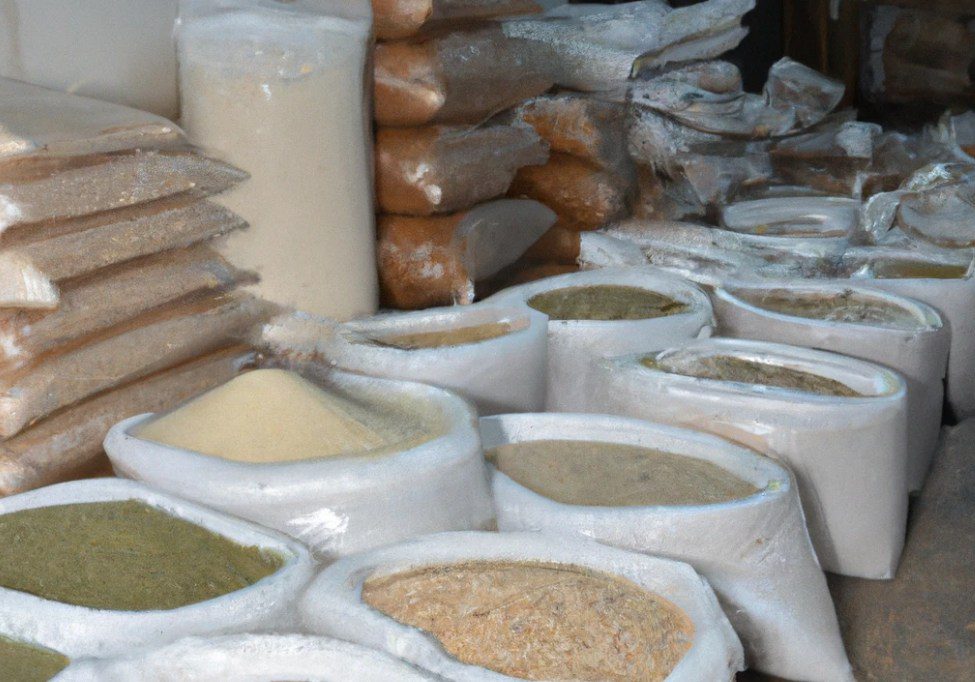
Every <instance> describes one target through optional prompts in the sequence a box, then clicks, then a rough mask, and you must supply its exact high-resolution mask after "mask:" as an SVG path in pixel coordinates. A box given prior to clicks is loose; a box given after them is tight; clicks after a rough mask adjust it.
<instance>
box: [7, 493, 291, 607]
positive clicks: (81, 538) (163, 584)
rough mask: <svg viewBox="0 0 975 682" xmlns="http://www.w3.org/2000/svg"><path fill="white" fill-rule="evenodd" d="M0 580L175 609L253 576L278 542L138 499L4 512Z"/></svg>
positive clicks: (97, 601)
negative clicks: (266, 542) (245, 536)
mask: <svg viewBox="0 0 975 682" xmlns="http://www.w3.org/2000/svg"><path fill="white" fill-rule="evenodd" d="M0 547H3V551H2V552H0V586H2V587H6V588H9V589H12V590H20V591H21V592H27V593H29V594H33V595H36V596H38V597H42V598H44V599H50V600H53V601H59V602H64V603H66V604H74V605H76V606H87V607H90V608H96V609H110V610H117V611H146V610H162V609H174V608H177V607H180V606H186V605H188V604H195V603H198V602H202V601H206V600H207V599H213V598H214V597H219V596H221V595H225V594H228V593H230V592H234V591H236V590H239V589H242V588H245V587H248V586H250V585H253V584H254V583H256V582H257V581H258V580H261V579H262V578H265V577H267V576H269V575H271V574H272V573H274V572H275V571H277V570H278V569H279V568H281V566H282V565H283V563H284V559H283V558H282V557H281V556H280V555H278V554H277V553H275V552H268V551H266V550H262V549H260V548H258V547H244V546H242V545H239V544H237V543H235V542H233V541H232V540H229V539H227V538H225V537H223V536H220V535H217V534H216V533H213V532H211V531H209V530H207V529H206V528H202V527H201V526H198V525H196V524H194V523H190V522H188V521H184V520H183V519H179V518H176V517H174V516H171V515H169V514H167V513H165V512H163V511H160V510H159V509H156V508H154V507H150V506H149V505H147V504H144V503H143V502H139V501H137V500H124V501H113V502H91V503H81V504H65V505H58V506H51V507H40V508H35V509H25V510H22V511H17V512H12V513H10V514H4V515H3V516H0Z"/></svg>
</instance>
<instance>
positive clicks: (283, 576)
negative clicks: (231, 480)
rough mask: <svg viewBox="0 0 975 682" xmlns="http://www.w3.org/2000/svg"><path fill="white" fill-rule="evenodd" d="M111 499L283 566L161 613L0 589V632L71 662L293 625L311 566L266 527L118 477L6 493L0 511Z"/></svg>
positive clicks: (301, 550) (300, 550)
mask: <svg viewBox="0 0 975 682" xmlns="http://www.w3.org/2000/svg"><path fill="white" fill-rule="evenodd" d="M111 500H139V501H141V502H144V503H146V504H148V505H150V506H152V507H155V508H157V509H160V510H162V511H164V512H166V513H168V514H171V515H173V516H175V517H177V518H181V519H184V520H186V521H189V522H191V523H195V524H197V525H199V526H202V527H204V528H206V529H207V530H210V531H213V532H214V533H217V534H219V535H222V536H224V537H227V538H229V539H230V540H233V541H234V542H237V543H239V544H241V545H245V546H256V547H261V548H265V549H268V550H271V551H274V552H277V553H279V554H280V555H281V556H283V557H284V559H285V563H284V565H282V566H281V568H280V569H278V570H277V571H276V572H275V573H274V574H272V575H270V576H268V577H266V578H264V579H262V580H259V581H257V582H256V583H254V584H253V585H251V586H250V587H245V588H243V589H241V590H237V591H236V592H231V593H229V594H225V595H223V596H221V597H217V598H215V599H209V600H207V601H203V602H199V603H197V604H190V605H188V606H182V607H179V608H175V609H169V610H164V611H109V610H104V609H92V608H87V607H83V606H74V605H71V604H65V603H61V602H56V601H51V600H48V599H42V598H41V597H37V596H34V595H32V594H27V593H25V592H19V591H17V590H10V589H6V588H2V587H0V634H2V635H4V636H7V637H10V638H11V639H15V640H20V641H25V642H34V643H37V644H39V645H41V646H45V647H48V648H50V649H54V650H55V651H59V652H61V653H62V654H64V655H65V656H68V657H69V658H76V657H82V656H96V657H104V656H117V655H122V654H126V653H128V652H130V651H131V650H132V649H133V648H136V647H143V646H160V645H163V644H166V643H169V642H172V641H174V640H176V639H180V638H182V637H187V636H190V635H217V634H224V633H235V632H246V631H248V630H273V629H276V628H289V627H292V626H293V624H294V604H295V600H296V599H297V598H298V595H299V593H300V591H301V590H302V589H303V588H304V587H305V585H306V584H307V582H308V580H309V579H310V578H311V576H312V573H313V571H314V568H315V562H314V560H313V559H312V558H311V555H310V554H309V552H308V550H307V549H306V548H305V547H304V546H302V545H301V544H300V543H298V542H295V541H294V540H292V539H291V538H288V537H285V536H283V535H281V534H279V533H276V532H274V531H272V530H268V529H266V528H261V527H259V526H256V525H254V524H252V523H248V522H247V521H242V520H240V519H235V518H233V517H230V516H226V515H224V514H221V513H219V512H216V511H213V510H211V509H207V508H206V507H201V506H199V505H196V504H193V503H191V502H186V501H184V500H181V499H179V498H176V497H172V496H170V495H166V494H163V493H160V492H157V491H155V490H152V489H151V488H147V487H146V486H143V485H140V484H138V483H134V482H132V481H122V480H118V479H92V480H87V481H77V482H72V483H61V484H59V485H53V486H49V487H46V488H40V489H38V490H34V491H32V492H29V493H21V494H20V495H13V496H11V497H8V498H6V499H3V500H0V514H8V513H10V512H15V511H20V510H23V509H33V508H37V507H49V506H53V505H62V504H76V503H83V502H105V501H111Z"/></svg>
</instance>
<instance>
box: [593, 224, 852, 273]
mask: <svg viewBox="0 0 975 682" xmlns="http://www.w3.org/2000/svg"><path fill="white" fill-rule="evenodd" d="M603 232H604V233H605V234H607V235H610V236H613V237H617V238H618V239H623V240H626V241H629V242H632V243H633V244H636V245H637V246H638V247H640V248H641V249H643V251H644V254H645V255H646V256H647V258H648V260H649V261H650V263H651V264H655V261H656V260H660V259H664V260H665V261H671V262H675V263H676V265H677V266H678V267H680V266H682V265H683V263H682V262H681V259H680V257H681V256H685V258H686V261H688V262H690V263H692V264H693V267H689V269H690V271H691V272H697V271H702V272H703V273H704V274H712V273H713V279H719V278H720V277H721V276H722V274H726V275H731V274H733V273H735V272H736V271H741V270H745V271H758V270H764V269H769V268H772V269H775V268H778V269H781V270H789V269H793V270H796V271H797V272H798V271H799V270H800V269H801V267H802V265H803V264H804V263H808V262H810V261H812V262H816V261H818V260H820V259H824V258H835V257H838V256H839V255H840V254H842V253H843V251H844V250H845V249H846V246H847V240H846V238H816V239H813V238H804V237H788V236H781V237H779V236H772V235H758V234H747V233H740V232H733V231H731V230H725V229H721V228H718V227H709V226H707V225H696V224H693V223H685V222H679V221H647V220H639V219H630V220H624V221H622V222H620V223H617V224H615V225H612V226H610V227H608V228H606V229H605V230H603ZM654 256H656V258H655V257H654ZM683 267H688V266H687V265H683ZM715 283H718V282H715Z"/></svg>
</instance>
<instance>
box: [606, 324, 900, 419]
mask: <svg viewBox="0 0 975 682" xmlns="http://www.w3.org/2000/svg"><path fill="white" fill-rule="evenodd" d="M677 354H687V355H689V356H690V357H691V358H700V357H708V356H713V355H729V354H730V355H733V356H734V357H741V358H743V359H746V360H747V359H755V358H765V359H767V358H774V359H778V360H784V361H785V362H786V363H788V364H787V365H786V364H784V363H783V366H787V367H789V368H791V369H797V370H799V371H804V372H807V373H810V374H814V375H817V376H821V377H824V378H828V379H833V380H834V381H839V382H841V383H843V384H845V385H847V386H849V387H850V388H851V389H853V390H856V391H859V392H861V393H865V395H860V396H838V395H820V394H816V393H810V392H808V391H799V390H796V389H789V388H781V387H776V386H766V385H760V384H748V383H743V382H736V381H725V380H722V379H708V378H702V377H692V376H686V375H683V374H679V373H675V372H667V371H664V370H661V369H655V368H651V367H647V366H646V365H644V364H642V362H641V361H642V360H643V359H645V358H647V357H653V358H654V359H661V358H668V357H673V356H675V355H677ZM600 366H601V368H602V369H603V370H605V371H609V372H610V373H611V374H619V373H623V372H625V373H627V374H634V373H635V374H636V375H637V376H639V377H640V378H641V379H642V380H643V381H644V383H647V382H653V385H654V386H655V387H657V388H659V389H662V390H687V391H688V392H689V393H694V394H700V395H701V397H702V399H707V398H706V396H711V397H714V396H717V397H720V396H728V397H733V398H736V399H740V400H745V401H748V402H752V401H754V403H755V404H758V403H771V404H784V405H789V406H792V407H793V408H797V407H808V408H822V409H833V408H847V407H851V406H859V407H867V406H877V407H881V408H886V407H887V406H888V405H890V404H896V403H906V400H907V384H906V382H905V380H904V378H903V377H902V376H901V375H900V374H899V373H898V372H896V371H894V370H892V369H888V368H886V367H883V366H881V365H878V364H875V363H872V362H868V361H866V360H860V359H857V358H852V357H849V356H846V355H840V354H839V353H832V352H829V351H820V350H813V349H808V348H803V347H800V346H789V345H786V344H780V343H769V342H765V341H751V340H743V339H727V338H711V339H704V340H692V341H689V342H687V343H684V344H680V345H676V346H672V347H671V348H668V349H666V350H662V351H650V352H647V353H639V354H630V355H624V356H620V357H615V358H609V359H604V360H602V361H600ZM824 369H826V370H827V371H826V372H824V371H823V370H824ZM850 381H852V382H853V385H851V384H850V383H849V382H850ZM702 388H704V389H706V393H702V391H701V389H702Z"/></svg>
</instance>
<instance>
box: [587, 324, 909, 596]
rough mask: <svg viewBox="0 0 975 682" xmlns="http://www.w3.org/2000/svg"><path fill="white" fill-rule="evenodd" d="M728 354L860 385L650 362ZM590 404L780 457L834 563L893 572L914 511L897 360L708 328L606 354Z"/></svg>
mask: <svg viewBox="0 0 975 682" xmlns="http://www.w3.org/2000/svg"><path fill="white" fill-rule="evenodd" d="M715 355H721V356H732V357H736V358H741V359H744V360H757V361H760V362H761V361H765V362H767V363H769V364H773V365H781V366H784V367H788V368H791V369H796V370H799V371H803V372H808V373H812V374H817V375H820V376H824V377H828V378H831V379H834V380H836V381H840V382H842V383H844V384H846V385H847V386H849V387H851V388H853V389H854V390H857V391H859V392H860V393H862V394H863V396H862V397H839V396H832V395H817V394H813V393H808V392H801V391H796V390H791V389H781V388H774V387H770V386H759V385H753V384H744V383H737V382H731V381H716V380H711V379H700V378H696V377H689V376H684V375H681V374H676V373H671V372H666V371H661V370H660V369H651V368H649V367H646V366H644V365H643V364H642V363H641V360H642V359H643V358H645V357H650V358H654V359H656V360H657V361H658V362H665V363H669V364H674V365H679V364H683V363H692V362H693V361H694V360H695V359H696V358H703V357H708V356H715ZM591 393H592V397H591V400H590V403H589V410H588V411H590V412H599V413H610V414H620V415H625V416H630V417H639V418H643V419H648V420H650V421H656V422H660V423H664V424H674V425H678V426H685V427H690V428H695V429H699V430H701V431H708V432H711V433H715V434H717V435H720V436H724V437H726V438H729V439H731V440H734V441H737V442H740V443H743V444H745V445H747V446H749V447H752V448H754V449H756V450H758V451H759V452H763V453H765V454H768V455H769V456H771V457H773V458H776V459H780V460H781V461H783V462H784V463H786V464H787V465H788V466H789V467H790V468H791V469H792V471H793V473H794V474H795V476H796V480H797V482H798V484H799V496H800V498H801V500H802V504H803V508H804V510H805V514H806V521H807V523H808V525H809V534H810V536H811V537H812V541H813V545H814V546H815V548H816V554H817V555H818V556H819V560H820V563H821V564H822V566H823V568H825V569H826V570H827V571H831V572H834V573H840V574H843V575H850V576H856V577H861V578H877V579H880V578H891V577H893V575H894V572H895V571H896V569H897V563H898V560H899V558H900V553H901V550H902V548H903V546H904V533H905V526H906V521H907V427H906V423H907V393H906V386H905V383H904V380H903V379H902V378H901V377H900V375H898V374H897V373H896V372H894V371H892V370H888V369H886V368H883V367H880V366H878V365H874V364H872V363H868V362H864V361H863V360H855V359H853V358H848V357H845V356H842V355H837V354H835V353H827V352H823V351H814V350H808V349H806V348H797V347H794V346H785V345H781V344H772V343H764V342H758V341H739V340H733V339H710V340H705V341H695V342H689V343H686V344H684V345H683V346H678V347H675V348H673V349H670V350H666V351H663V352H660V353H644V354H641V355H637V356H628V357H621V358H614V359H612V360H609V361H605V362H604V363H602V364H601V366H600V370H599V372H598V374H597V377H596V379H595V381H594V383H593V386H592V391H591Z"/></svg>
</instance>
